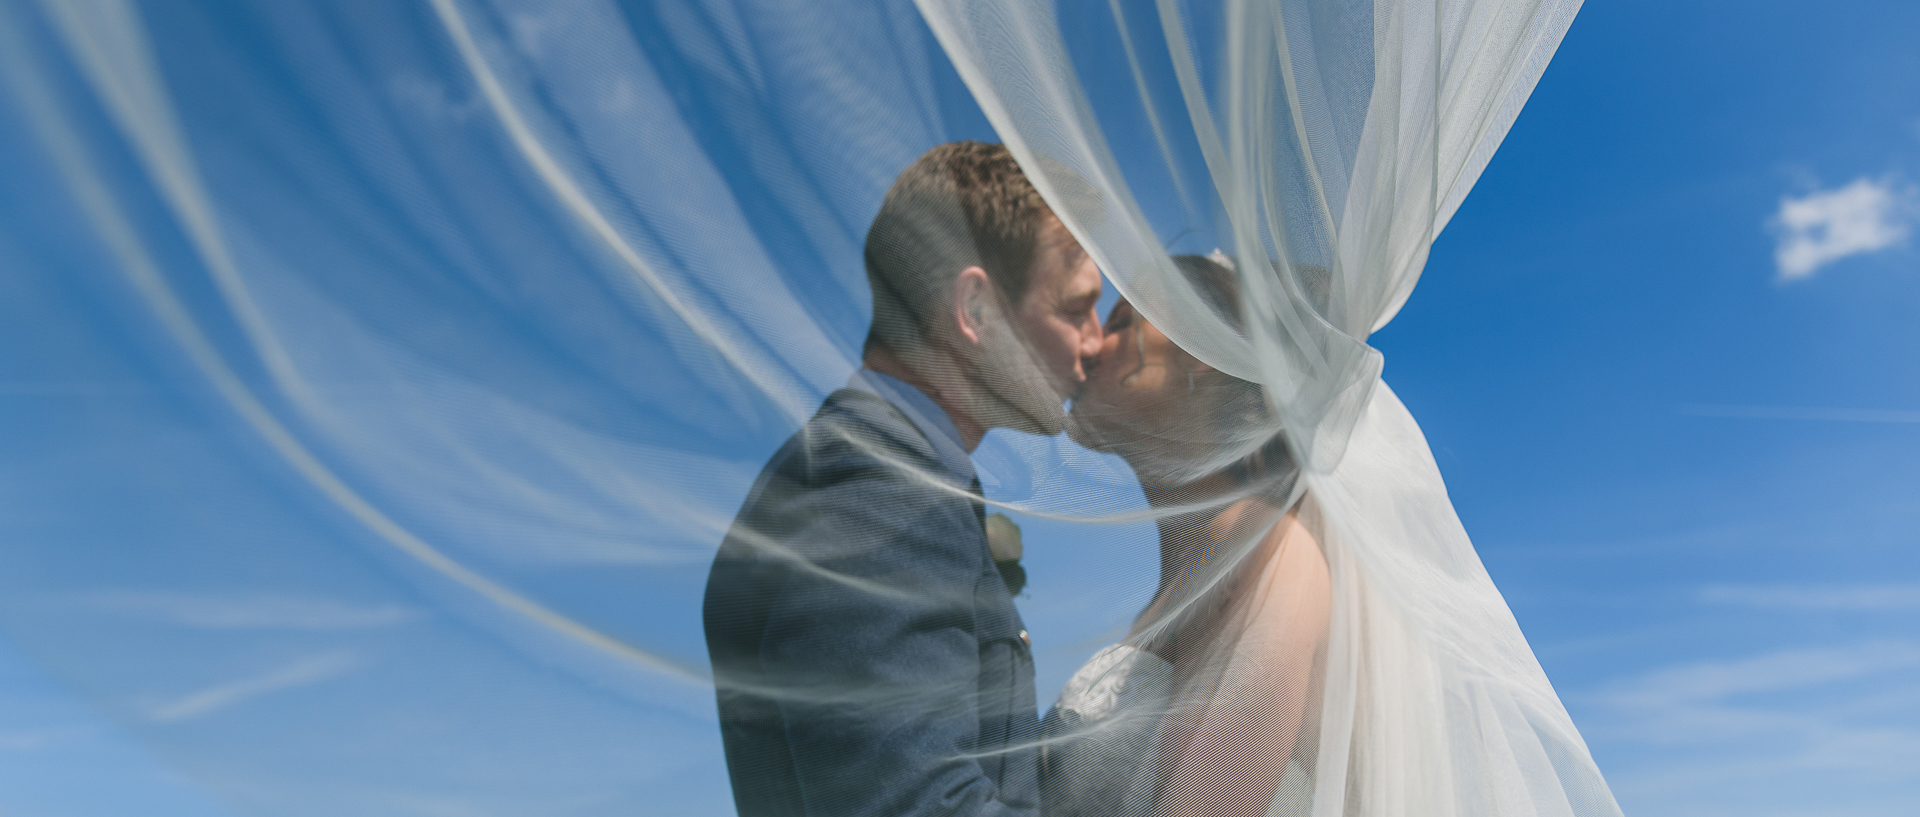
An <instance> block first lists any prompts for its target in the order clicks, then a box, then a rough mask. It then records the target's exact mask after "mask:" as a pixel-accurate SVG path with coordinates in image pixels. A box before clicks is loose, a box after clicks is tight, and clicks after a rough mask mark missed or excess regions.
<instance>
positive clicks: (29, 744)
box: [0, 726, 96, 752]
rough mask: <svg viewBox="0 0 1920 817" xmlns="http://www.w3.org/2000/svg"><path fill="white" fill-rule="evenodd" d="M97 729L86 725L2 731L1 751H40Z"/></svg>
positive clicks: (0, 737)
mask: <svg viewBox="0 0 1920 817" xmlns="http://www.w3.org/2000/svg"><path fill="white" fill-rule="evenodd" d="M95 731H96V730H94V729H93V728H91V727H86V726H54V727H48V728H45V729H27V730H19V731H12V732H0V752H38V751H41V750H43V749H50V748H54V747H58V746H64V745H67V744H70V743H73V742H75V741H78V740H81V739H83V738H86V737H88V736H89V735H91V734H93V733H94V732H95Z"/></svg>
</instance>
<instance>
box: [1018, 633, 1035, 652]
mask: <svg viewBox="0 0 1920 817" xmlns="http://www.w3.org/2000/svg"><path fill="white" fill-rule="evenodd" d="M1020 643H1022V644H1025V645H1027V649H1029V650H1031V649H1033V639H1032V638H1029V637H1028V636H1027V631H1026V630H1021V631H1020Z"/></svg>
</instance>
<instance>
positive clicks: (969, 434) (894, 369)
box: [860, 345, 987, 454]
mask: <svg viewBox="0 0 1920 817" xmlns="http://www.w3.org/2000/svg"><path fill="white" fill-rule="evenodd" d="M860 363H861V365H863V366H865V367H867V368H869V369H872V370H874V371H876V372H879V373H881V374H884V375H887V376H889V377H892V378H895V379H897V380H899V381H900V382H902V383H905V384H907V385H909V386H912V387H914V388H916V389H919V390H920V393H921V394H925V395H926V396H927V397H928V398H929V399H931V400H933V403H934V405H937V406H939V407H940V410H941V411H944V412H946V413H947V419H948V420H951V421H952V422H953V428H954V430H955V431H958V432H960V444H961V446H962V447H964V448H966V449H967V453H969V454H971V453H973V450H974V449H976V448H979V447H980V439H981V438H982V437H985V436H986V435H987V429H986V428H985V426H984V425H983V424H982V423H981V422H980V421H979V420H978V419H975V418H974V417H973V416H972V415H970V414H968V413H967V412H966V411H964V410H963V408H962V406H961V403H960V401H959V400H958V399H956V397H957V395H955V394H954V393H953V392H954V390H955V389H956V388H957V387H958V386H957V384H958V383H959V382H960V378H959V377H958V376H957V373H952V374H953V375H954V376H948V377H942V376H941V370H942V369H950V368H952V367H950V366H949V367H943V366H939V365H937V363H935V362H933V361H916V363H918V364H919V365H911V364H909V363H907V361H906V360H905V359H904V358H902V357H901V356H900V355H898V354H896V353H895V352H894V351H893V350H891V349H888V348H886V347H884V346H877V345H876V346H869V347H867V350H866V353H865V354H864V355H862V357H861V361H860ZM943 382H944V383H945V387H944V388H943V387H942V384H943Z"/></svg>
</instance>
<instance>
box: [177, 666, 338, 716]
mask: <svg viewBox="0 0 1920 817" xmlns="http://www.w3.org/2000/svg"><path fill="white" fill-rule="evenodd" d="M359 664H360V661H359V659H357V658H355V657H354V656H353V655H352V654H350V653H345V652H334V653H326V654H323V655H316V656H313V657H310V658H307V659H305V660H301V661H295V662H293V663H291V664H287V665H285V666H283V667H280V668H279V669H275V670H270V671H268V672H265V673H261V674H259V675H254V676H249V677H246V678H240V679H236V680H233V681H227V682H224V683H220V684H215V685H213V686H210V687H207V688H205V689H202V690H200V691H198V692H193V693H189V694H187V695H183V696H181V697H179V698H176V699H174V700H173V701H171V702H169V703H164V704H161V705H159V706H156V707H154V708H153V709H152V711H151V713H150V715H151V717H152V718H153V719H154V720H156V721H163V722H165V721H182V720H188V719H191V718H198V717H200V716H202V715H205V714H208V713H210V712H214V711H217V710H220V709H225V708H226V707H229V706H232V705H234V704H236V703H239V702H241V701H244V700H246V699H248V698H255V697H259V696H261V695H265V694H267V693H269V692H276V691H279V690H282V689H292V688H294V687H303V686H309V685H312V684H317V683H320V682H321V681H325V680H328V679H331V678H334V677H337V676H340V675H344V674H346V673H347V672H349V671H351V670H352V669H354V668H355V667H357V666H359Z"/></svg>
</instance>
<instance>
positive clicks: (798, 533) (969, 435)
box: [705, 142, 1101, 817]
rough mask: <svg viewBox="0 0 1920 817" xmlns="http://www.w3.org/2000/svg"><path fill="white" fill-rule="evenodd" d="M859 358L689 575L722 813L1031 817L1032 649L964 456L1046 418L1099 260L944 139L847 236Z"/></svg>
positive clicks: (980, 156) (1013, 186)
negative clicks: (855, 280) (717, 750)
mask: <svg viewBox="0 0 1920 817" xmlns="http://www.w3.org/2000/svg"><path fill="white" fill-rule="evenodd" d="M866 264H867V280H868V283H869V284H870V285H871V287H872V289H873V302H874V306H873V325H872V328H871V329H870V330H869V333H868V335H867V340H866V346H865V349H864V360H863V363H864V364H865V365H864V367H863V368H862V369H861V370H860V371H858V372H856V373H855V374H854V376H853V379H852V381H851V382H849V383H848V384H847V387H846V388H843V389H840V390H839V391H836V392H834V393H833V394H832V395H830V396H828V397H827V400H826V403H825V404H824V405H822V406H821V407H820V410H819V412H818V413H816V414H815V415H814V416H813V419H812V420H810V421H808V422H807V424H806V425H805V426H804V427H802V428H801V429H800V431H799V432H798V433H796V434H795V435H794V436H793V438H792V439H790V440H788V441H787V444H786V445H785V446H783V447H781V449H780V450H779V452H777V453H775V454H774V456H773V459H772V460H771V461H769V462H768V463H767V466H766V468H765V469H764V470H763V471H762V472H761V474H760V478H759V480H758V482H756V483H755V485H754V487H753V490H752V492H751V493H750V494H749V495H748V496H747V500H746V503H745V505H744V507H742V508H741V509H740V514H739V516H737V517H736V518H735V519H734V523H733V527H732V529H731V530H730V531H729V532H728V533H727V538H726V540H725V541H724V542H723V543H722V544H721V546H720V552H719V555H718V556H717V557H715V559H714V563H713V571H712V573H711V574H710V575H709V576H708V579H707V595H706V605H705V622H706V634H707V651H708V653H709V655H710V656H711V658H712V660H713V674H714V685H715V688H716V695H717V697H718V699H719V705H720V731H721V737H722V739H723V740H724V742H725V744H726V751H727V771H728V773H729V774H730V775H731V777H732V780H733V794H734V802H735V805H736V806H737V808H738V809H739V812H740V814H741V815H742V817H790V816H791V817H799V816H800V815H836V816H837V815H871V816H872V817H895V816H896V815H932V814H940V815H1016V814H1018V815H1033V814H1036V813H1037V810H1038V802H1039V782H1038V765H1037V762H1036V755H1037V750H1036V749H1035V748H1034V747H1033V746H1032V744H1031V741H1032V740H1033V739H1035V738H1036V737H1038V731H1039V729H1038V720H1037V717H1036V712H1035V701H1034V689H1033V657H1032V654H1031V652H1030V646H1029V644H1028V639H1027V632H1026V630H1024V629H1022V627H1021V621H1020V614H1019V612H1018V611H1017V610H1015V609H1014V605H1013V599H1012V596H1011V595H1010V594H1009V592H1008V589H1007V587H1006V586H1005V584H1004V583H1003V580H1002V578H1001V575H1000V573H999V571H997V570H996V569H995V567H994V563H993V557H992V556H991V555H990V553H989V551H988V547H987V537H986V533H985V531H984V528H983V523H982V506H981V504H980V503H979V502H977V501H975V500H973V499H972V498H971V497H970V495H972V496H978V495H979V493H980V482H979V480H978V479H976V478H975V476H974V471H973V463H972V461H971V460H970V459H969V458H968V455H969V453H970V452H971V451H973V449H974V448H975V447H976V446H978V445H979V444H980V438H981V437H982V436H983V435H985V434H986V432H987V430H988V429H992V428H1012V429H1017V430H1020V431H1026V432H1031V433H1035V434H1055V433H1058V432H1059V431H1060V429H1061V426H1062V424H1063V422H1064V414H1063V412H1062V409H1061V404H1062V402H1063V401H1064V400H1065V399H1066V398H1068V397H1070V396H1072V394H1073V393H1074V392H1075V391H1077V390H1078V388H1079V386H1080V384H1081V382H1082V381H1084V380H1085V372H1084V370H1083V369H1082V365H1081V361H1082V359H1083V358H1092V357H1093V356H1094V355H1095V354H1097V353H1098V351H1099V349H1100V342H1101V337H1100V322H1099V320H1098V319H1097V318H1096V316H1095V301H1097V300H1098V299H1099V297H1100V272H1099V270H1098V269H1097V268H1096V267H1095V266H1094V264H1093V262H1092V260H1091V259H1089V258H1088V257H1087V255H1086V253H1085V252H1083V251H1082V250H1081V249H1080V246H1079V244H1078V243H1076V242H1075V241H1074V239H1073V237H1072V236H1071V235H1069V234H1068V232H1067V230H1066V228H1064V227H1063V226H1061V224H1060V221H1059V220H1058V219H1057V218H1055V217H1054V215H1053V213H1052V212H1051V211H1050V210H1049V209H1048V208H1047V205H1046V203H1045V202H1044V201H1042V200H1041V198H1040V195H1039V193H1038V192H1036V191H1035V190H1034V188H1033V185H1032V184H1031V183H1030V182H1028V181H1027V178H1026V177H1025V176H1024V175H1023V174H1022V173H1021V172H1020V168H1019V166H1018V165H1017V164H1015V162H1014V160H1013V157H1012V155H1011V154H1010V153H1008V152H1007V150H1006V148H1004V147H1002V146H1000V145H989V144H982V143H979V142H954V143H950V144H945V145H940V146H938V147H935V148H934V149H932V150H930V151H928V152H927V153H926V154H925V155H923V156H921V157H920V158H919V159H918V160H917V161H915V162H914V163H913V164H912V165H911V166H909V167H908V168H907V169H906V170H905V171H904V172H902V173H901V174H900V177H899V179H897V180H896V181H895V182H894V184H893V187H892V188H891V189H890V190H888V191H887V195H886V199H885V201H884V203H882V204H881V207H880V213H879V215H878V216H876V217H875V218H874V220H873V226H872V227H871V228H870V230H869V231H868V233H867V244H866Z"/></svg>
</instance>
